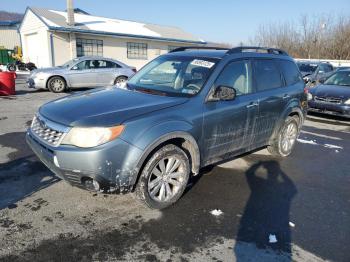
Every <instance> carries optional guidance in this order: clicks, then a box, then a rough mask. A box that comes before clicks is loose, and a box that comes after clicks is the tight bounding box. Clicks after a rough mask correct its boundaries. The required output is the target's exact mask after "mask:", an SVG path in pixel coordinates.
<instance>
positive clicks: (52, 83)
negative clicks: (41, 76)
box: [47, 76, 66, 93]
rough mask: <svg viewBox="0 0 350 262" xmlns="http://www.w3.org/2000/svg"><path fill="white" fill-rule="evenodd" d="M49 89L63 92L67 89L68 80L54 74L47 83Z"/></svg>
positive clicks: (54, 91)
mask: <svg viewBox="0 0 350 262" xmlns="http://www.w3.org/2000/svg"><path fill="white" fill-rule="evenodd" d="M47 86H48V88H49V90H50V91H51V92H53V93H61V92H63V91H65V90H66V82H65V81H64V79H63V78H62V77H59V76H54V77H52V78H50V79H49V82H48V83H47Z"/></svg>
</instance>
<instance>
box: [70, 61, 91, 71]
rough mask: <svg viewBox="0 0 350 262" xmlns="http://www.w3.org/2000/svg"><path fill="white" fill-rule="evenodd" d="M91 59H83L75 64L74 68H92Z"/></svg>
mask: <svg viewBox="0 0 350 262" xmlns="http://www.w3.org/2000/svg"><path fill="white" fill-rule="evenodd" d="M90 62H91V61H90V60H85V61H82V62H80V63H78V64H77V65H75V66H73V68H72V69H73V70H85V69H90Z"/></svg>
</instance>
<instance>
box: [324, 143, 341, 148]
mask: <svg viewBox="0 0 350 262" xmlns="http://www.w3.org/2000/svg"><path fill="white" fill-rule="evenodd" d="M324 147H327V148H334V149H343V147H341V146H336V145H331V144H324Z"/></svg>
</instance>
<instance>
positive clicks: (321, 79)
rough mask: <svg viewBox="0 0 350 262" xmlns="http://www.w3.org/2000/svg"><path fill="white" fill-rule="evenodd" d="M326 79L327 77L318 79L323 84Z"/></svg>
mask: <svg viewBox="0 0 350 262" xmlns="http://www.w3.org/2000/svg"><path fill="white" fill-rule="evenodd" d="M325 81H326V79H325V78H320V79H318V82H319V83H320V84H323V83H324V82H325Z"/></svg>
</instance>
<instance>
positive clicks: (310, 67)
mask: <svg viewBox="0 0 350 262" xmlns="http://www.w3.org/2000/svg"><path fill="white" fill-rule="evenodd" d="M297 64H298V67H299V70H300V71H301V72H310V73H313V72H315V71H316V68H317V64H304V63H297Z"/></svg>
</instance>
